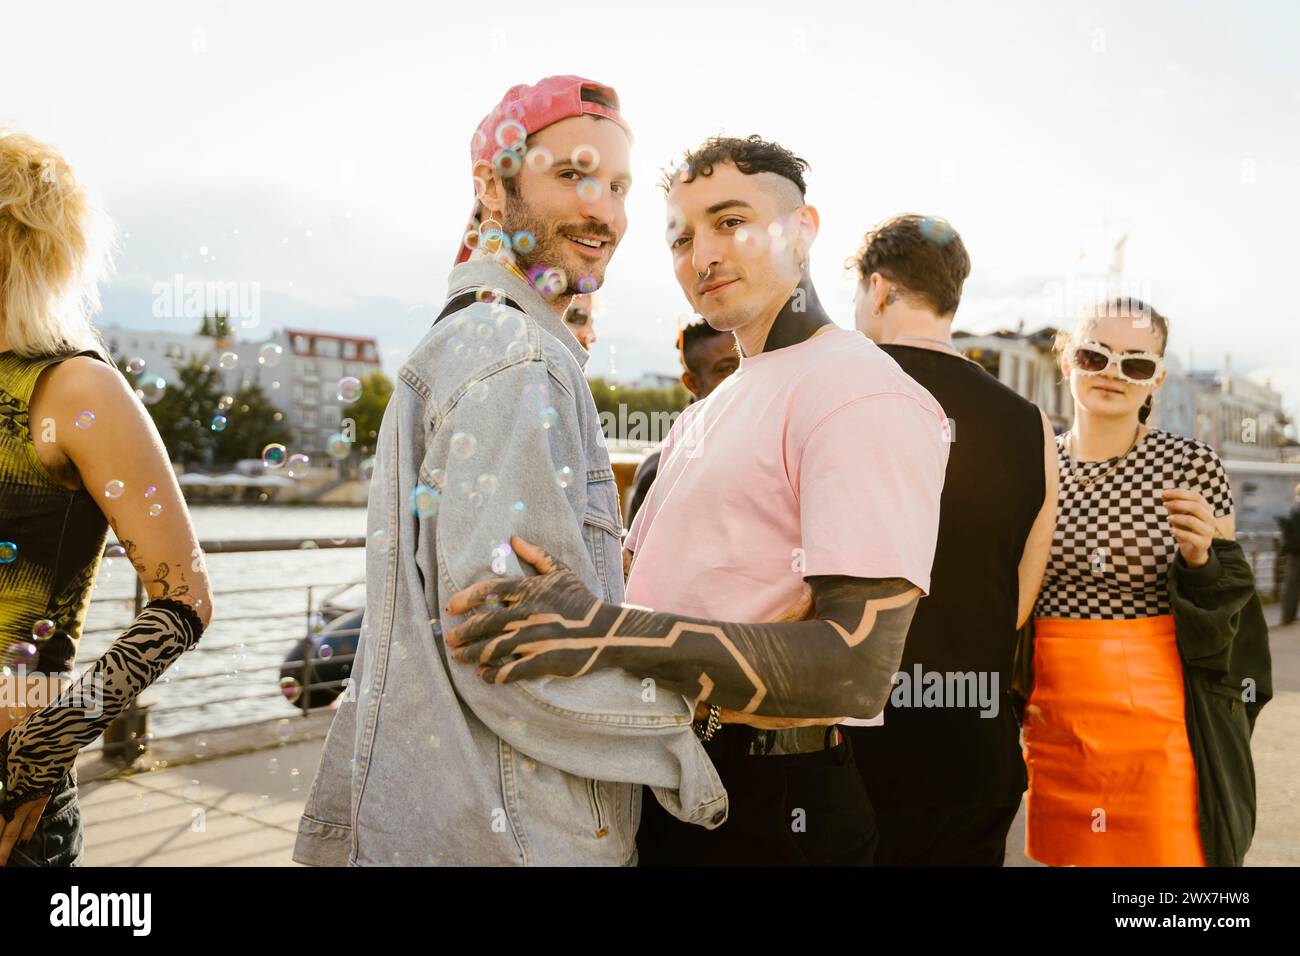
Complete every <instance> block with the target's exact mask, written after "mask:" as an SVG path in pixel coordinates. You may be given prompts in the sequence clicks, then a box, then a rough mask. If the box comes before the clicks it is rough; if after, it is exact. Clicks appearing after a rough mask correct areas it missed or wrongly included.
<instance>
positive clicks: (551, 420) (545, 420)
mask: <svg viewBox="0 0 1300 956" xmlns="http://www.w3.org/2000/svg"><path fill="white" fill-rule="evenodd" d="M559 417H560V413H559V412H557V411H556V410H555V409H554V408H552V407H551V406H550V405H547V406H546V407H545V408H543V409H542V427H543V428H553V427H554V426H555V423H556V422H557V421H558V420H559Z"/></svg>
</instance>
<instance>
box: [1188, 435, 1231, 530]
mask: <svg viewBox="0 0 1300 956" xmlns="http://www.w3.org/2000/svg"><path fill="white" fill-rule="evenodd" d="M1183 480H1184V481H1186V482H1187V487H1188V488H1190V489H1191V490H1193V491H1198V492H1200V493H1201V495H1202V497H1204V498H1205V500H1206V501H1207V502H1208V503H1209V505H1210V507H1211V508H1213V509H1214V516H1215V517H1216V518H1222V517H1223V516H1224V515H1230V514H1232V487H1231V486H1230V485H1229V483H1228V472H1227V471H1226V470H1225V469H1224V467H1223V462H1222V461H1220V460H1219V456H1218V455H1217V454H1215V452H1214V449H1213V448H1211V447H1210V446H1209V445H1207V444H1205V442H1201V441H1191V442H1188V443H1187V445H1186V446H1185V449H1184V451H1183Z"/></svg>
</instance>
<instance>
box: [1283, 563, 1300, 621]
mask: <svg viewBox="0 0 1300 956" xmlns="http://www.w3.org/2000/svg"><path fill="white" fill-rule="evenodd" d="M1283 557H1284V559H1285V560H1286V568H1285V570H1284V571H1283V575H1282V623H1283V624H1290V623H1291V622H1292V621H1294V620H1295V615H1296V605H1297V604H1300V554H1286V555H1283Z"/></svg>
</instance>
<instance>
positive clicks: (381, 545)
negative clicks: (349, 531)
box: [370, 528, 388, 554]
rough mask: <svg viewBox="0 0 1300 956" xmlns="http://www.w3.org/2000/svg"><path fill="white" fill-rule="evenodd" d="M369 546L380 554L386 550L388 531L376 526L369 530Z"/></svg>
mask: <svg viewBox="0 0 1300 956" xmlns="http://www.w3.org/2000/svg"><path fill="white" fill-rule="evenodd" d="M370 547H372V548H374V549H375V550H376V551H377V552H379V553H380V554H383V553H384V552H385V551H387V550H388V531H387V530H385V529H384V528H378V529H376V530H374V531H372V532H370Z"/></svg>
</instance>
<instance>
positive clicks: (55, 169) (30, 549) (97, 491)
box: [0, 129, 212, 866]
mask: <svg viewBox="0 0 1300 956" xmlns="http://www.w3.org/2000/svg"><path fill="white" fill-rule="evenodd" d="M110 235H111V226H110V225H109V223H108V221H107V220H106V219H105V218H104V217H103V216H102V215H101V214H100V213H99V212H98V211H97V210H96V208H95V206H94V204H93V203H92V201H91V200H90V198H89V196H88V194H87V191H86V189H85V187H84V186H82V185H81V184H80V183H78V181H77V180H76V178H75V177H74V176H73V173H72V170H71V169H70V168H69V166H68V164H67V163H66V162H65V161H64V159H63V157H62V156H61V155H60V154H59V153H58V152H56V151H55V150H54V149H53V148H52V147H50V146H48V145H46V144H44V143H42V142H40V141H38V140H36V139H33V138H32V137H31V136H28V135H26V134H24V133H20V132H15V131H9V130H3V129H0V655H3V663H4V668H5V670H4V676H3V684H2V685H0V692H2V693H3V698H2V699H0V864H7V865H9V866H62V865H77V864H79V863H80V862H81V855H82V833H81V816H80V810H79V807H78V803H77V780H76V771H75V768H74V762H75V760H76V757H77V754H78V752H79V751H80V750H81V748H83V747H85V746H86V745H87V744H89V743H91V742H92V741H93V740H95V738H96V737H98V736H99V734H100V733H101V732H102V731H103V729H104V727H106V726H107V725H108V723H109V722H110V721H111V720H112V719H113V718H114V717H115V716H117V714H119V713H121V712H122V711H123V710H124V709H125V708H126V707H127V706H128V705H129V704H130V702H131V700H132V699H133V698H135V697H136V695H138V694H139V693H140V692H141V691H142V690H144V688H145V687H147V686H148V685H149V684H151V683H152V682H153V681H154V680H155V679H156V678H157V677H158V676H159V675H160V674H161V673H162V672H163V671H164V670H166V668H167V666H168V665H169V664H170V663H171V662H172V661H173V660H174V659H175V658H176V657H178V656H179V655H180V654H181V653H182V652H183V651H185V650H186V649H188V648H189V647H191V646H193V645H194V643H195V642H196V641H197V640H198V639H199V635H200V634H201V633H202V631H203V629H204V627H206V626H207V622H208V620H209V618H210V616H211V614H212V595H211V592H210V590H209V587H208V577H207V571H206V569H205V567H204V564H203V556H202V553H201V552H200V551H199V549H198V542H197V541H196V540H195V536H194V529H193V527H192V526H191V524H190V517H189V512H188V511H187V510H186V508H185V502H184V500H183V499H182V498H181V495H180V489H179V488H178V486H177V483H176V478H175V475H174V473H173V472H172V469H171V466H170V465H169V463H168V459H167V451H166V449H165V448H164V447H163V445H162V442H161V440H160V439H159V438H158V433H157V431H156V430H155V428H154V426H153V422H152V421H151V420H150V418H149V416H148V414H147V413H146V412H145V410H144V408H143V407H142V406H141V404H140V402H139V401H138V400H137V398H136V396H135V395H134V394H133V393H132V391H131V389H130V387H129V386H128V385H127V382H126V380H125V379H124V378H123V377H122V375H121V374H120V373H119V372H118V370H117V369H116V368H115V367H114V366H113V365H112V364H111V360H109V359H108V358H106V357H105V351H104V349H103V345H102V342H101V340H100V339H99V337H98V335H97V334H96V332H95V331H94V330H93V328H92V326H91V325H90V321H89V320H90V316H91V315H92V314H93V312H94V311H95V310H96V307H97V305H98V293H97V283H98V280H99V278H100V277H101V276H102V274H103V273H104V271H105V269H106V267H107V265H108V263H109V258H108V252H107V250H108V248H109V245H110V242H109V238H110ZM109 526H112V528H113V530H114V532H115V533H116V535H117V539H118V541H119V542H121V545H122V547H123V548H124V549H125V553H126V556H127V557H128V558H129V560H130V561H131V563H132V565H133V566H134V567H135V569H136V570H137V572H138V573H139V574H140V577H141V579H142V581H143V582H144V586H145V589H146V591H147V592H148V596H149V598H150V600H149V603H148V604H147V605H146V606H145V608H144V610H142V611H141V612H140V614H139V615H138V616H137V617H136V618H135V620H134V621H132V622H131V624H130V625H129V626H128V627H127V629H126V630H125V631H123V632H122V634H121V635H120V636H119V637H118V638H117V639H116V640H115V641H114V642H113V643H112V645H111V646H110V647H109V648H108V649H107V650H106V651H105V652H104V654H103V655H102V656H101V657H100V658H99V659H98V660H96V661H95V662H94V663H93V664H92V665H91V666H90V667H89V668H87V669H86V670H85V671H84V672H83V673H82V674H80V675H78V676H76V677H75V679H74V678H73V676H72V675H71V673H70V672H71V670H72V667H73V664H74V661H75V659H76V651H77V643H78V639H79V638H80V636H81V631H82V627H83V624H84V621H85V616H86V608H87V605H88V603H89V600H90V590H91V586H92V584H93V583H94V580H95V573H96V571H97V569H98V566H99V560H100V555H101V553H102V552H103V549H104V544H105V540H106V538H107V531H108V528H109ZM59 675H63V676H62V677H60V676H59Z"/></svg>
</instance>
